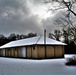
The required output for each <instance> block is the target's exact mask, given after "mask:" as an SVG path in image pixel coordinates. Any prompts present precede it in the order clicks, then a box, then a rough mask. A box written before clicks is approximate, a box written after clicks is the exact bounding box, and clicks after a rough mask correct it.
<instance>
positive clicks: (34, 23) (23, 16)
mask: <svg viewBox="0 0 76 75" xmlns="http://www.w3.org/2000/svg"><path fill="white" fill-rule="evenodd" d="M59 15H60V14H59V13H56V14H53V13H51V11H50V12H47V5H45V4H44V0H0V34H4V35H5V36H8V35H10V34H11V33H16V34H17V33H18V34H27V33H29V32H33V33H38V35H42V34H43V30H44V29H46V30H47V33H50V32H52V31H53V30H54V29H56V28H57V26H56V25H55V23H54V20H55V19H56V17H57V16H59Z"/></svg>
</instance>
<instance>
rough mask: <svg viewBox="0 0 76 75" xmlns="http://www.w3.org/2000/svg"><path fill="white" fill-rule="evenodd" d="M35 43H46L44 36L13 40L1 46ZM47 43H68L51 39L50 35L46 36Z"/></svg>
mask: <svg viewBox="0 0 76 75" xmlns="http://www.w3.org/2000/svg"><path fill="white" fill-rule="evenodd" d="M33 44H44V36H37V37H32V38H27V39H21V40H16V41H12V42H9V43H7V44H5V45H3V46H1V47H0V48H9V47H18V46H26V45H33ZM46 44H47V45H66V44H65V43H62V42H59V41H56V40H53V39H50V38H48V37H46Z"/></svg>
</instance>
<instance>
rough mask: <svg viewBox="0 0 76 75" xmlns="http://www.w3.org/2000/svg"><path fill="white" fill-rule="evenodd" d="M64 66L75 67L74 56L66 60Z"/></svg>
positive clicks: (75, 59)
mask: <svg viewBox="0 0 76 75" xmlns="http://www.w3.org/2000/svg"><path fill="white" fill-rule="evenodd" d="M65 64H66V65H67V66H76V56H73V57H72V58H68V59H67V62H66V63H65Z"/></svg>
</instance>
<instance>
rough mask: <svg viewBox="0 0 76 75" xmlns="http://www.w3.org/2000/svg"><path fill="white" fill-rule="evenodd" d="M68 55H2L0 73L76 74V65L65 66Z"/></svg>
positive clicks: (10, 74)
mask: <svg viewBox="0 0 76 75" xmlns="http://www.w3.org/2000/svg"><path fill="white" fill-rule="evenodd" d="M72 56H73V55H70V57H72ZM68 57H69V55H65V58H63V59H47V60H29V59H14V58H2V57H0V75H76V66H65V62H66V58H68Z"/></svg>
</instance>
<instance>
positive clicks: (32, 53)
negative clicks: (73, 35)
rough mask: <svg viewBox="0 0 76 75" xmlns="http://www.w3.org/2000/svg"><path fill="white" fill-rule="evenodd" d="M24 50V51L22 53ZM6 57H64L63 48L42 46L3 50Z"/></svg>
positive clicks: (1, 52)
mask: <svg viewBox="0 0 76 75" xmlns="http://www.w3.org/2000/svg"><path fill="white" fill-rule="evenodd" d="M24 48H25V50H26V51H23V50H24ZM3 54H4V53H3V49H2V50H0V56H4V55H3ZM5 56H6V57H24V58H36V59H37V58H38V59H42V58H58V57H63V56H64V47H63V46H49V45H47V46H44V45H32V46H27V47H15V48H7V49H5Z"/></svg>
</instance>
